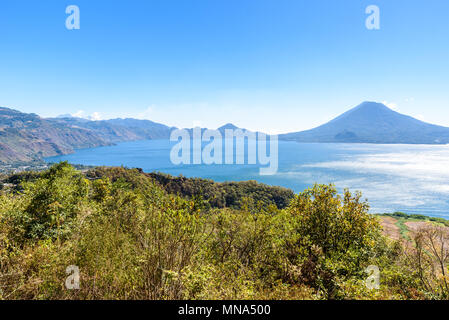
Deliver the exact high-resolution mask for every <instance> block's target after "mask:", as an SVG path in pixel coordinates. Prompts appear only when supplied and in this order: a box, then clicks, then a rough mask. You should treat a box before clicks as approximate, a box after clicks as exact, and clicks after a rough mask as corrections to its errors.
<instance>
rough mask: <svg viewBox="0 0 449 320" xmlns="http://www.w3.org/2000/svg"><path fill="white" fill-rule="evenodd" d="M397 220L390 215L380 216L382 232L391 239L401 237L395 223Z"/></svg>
mask: <svg viewBox="0 0 449 320" xmlns="http://www.w3.org/2000/svg"><path fill="white" fill-rule="evenodd" d="M396 223H397V220H396V219H395V218H392V217H380V225H381V226H382V229H383V232H384V234H385V235H386V236H387V237H388V238H391V239H393V240H400V239H401V232H400V230H399V227H398V226H397V225H396Z"/></svg>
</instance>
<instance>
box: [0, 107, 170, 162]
mask: <svg viewBox="0 0 449 320" xmlns="http://www.w3.org/2000/svg"><path fill="white" fill-rule="evenodd" d="M170 130H171V128H169V127H167V126H164V125H161V124H158V123H155V122H152V121H147V120H135V119H114V120H105V121H90V120H86V119H80V118H75V117H71V116H70V117H68V116H66V115H64V117H62V118H49V119H44V118H41V117H39V116H38V115H36V114H33V113H31V114H27V113H22V112H20V111H17V110H13V109H9V108H1V107H0V163H2V162H3V163H8V162H17V161H23V162H26V161H32V160H39V159H42V158H43V157H48V156H54V155H60V154H68V153H72V152H74V150H75V149H81V148H92V147H98V146H107V145H112V144H114V143H117V142H122V141H132V140H144V139H168V138H169V135H170Z"/></svg>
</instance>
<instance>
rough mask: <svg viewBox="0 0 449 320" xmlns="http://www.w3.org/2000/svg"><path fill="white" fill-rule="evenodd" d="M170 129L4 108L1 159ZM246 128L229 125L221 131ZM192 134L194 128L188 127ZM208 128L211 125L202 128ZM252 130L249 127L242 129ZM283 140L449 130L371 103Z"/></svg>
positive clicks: (420, 139)
mask: <svg viewBox="0 0 449 320" xmlns="http://www.w3.org/2000/svg"><path fill="white" fill-rule="evenodd" d="M173 129H175V127H169V126H166V125H164V124H161V123H157V122H154V121H151V120H141V119H133V118H116V119H110V120H88V119H83V118H76V117H72V116H69V115H67V114H66V115H62V116H59V117H56V118H41V117H40V116H38V115H37V114H35V113H22V112H20V111H18V110H14V109H10V108H4V107H0V163H10V162H27V161H34V160H42V158H44V157H49V156H54V155H62V154H68V153H73V152H74V151H75V150H76V149H81V148H93V147H99V146H108V145H113V144H116V143H118V142H125V141H135V140H147V139H150V140H151V139H169V137H170V133H171V131H172V130H173ZM226 129H242V128H238V127H237V126H235V125H234V124H232V123H227V124H225V125H223V126H221V127H219V128H217V129H215V130H218V131H219V132H220V133H222V134H224V131H225V130H226ZM187 130H188V131H189V132H190V133H192V130H193V129H187ZM203 130H206V129H205V128H203V129H202V132H203ZM242 130H246V129H242ZM279 140H284V141H296V142H317V143H319V142H325V143H384V144H394V143H404V144H447V143H449V128H448V127H443V126H438V125H434V124H430V123H426V122H424V121H421V120H418V119H415V118H413V117H410V116H408V115H404V114H401V113H398V112H396V111H394V110H391V109H390V108H388V107H387V106H385V105H383V104H381V103H377V102H371V101H366V102H363V103H361V104H360V105H358V106H356V107H354V108H352V109H350V110H348V111H346V112H344V113H342V114H341V115H339V116H337V117H335V118H334V119H332V120H330V121H328V122H326V123H324V124H322V125H320V126H318V127H316V128H313V129H310V130H305V131H298V132H292V133H286V134H281V135H279Z"/></svg>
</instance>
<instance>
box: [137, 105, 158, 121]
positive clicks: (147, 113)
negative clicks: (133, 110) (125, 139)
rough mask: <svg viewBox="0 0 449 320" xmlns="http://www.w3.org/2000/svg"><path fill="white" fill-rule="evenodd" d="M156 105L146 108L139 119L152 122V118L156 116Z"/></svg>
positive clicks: (138, 116)
mask: <svg viewBox="0 0 449 320" xmlns="http://www.w3.org/2000/svg"><path fill="white" fill-rule="evenodd" d="M154 110H155V105H151V106H149V107H148V108H146V109H145V110H144V111H142V112H140V113H139V114H138V115H137V117H136V118H137V119H144V120H151V117H152V116H154Z"/></svg>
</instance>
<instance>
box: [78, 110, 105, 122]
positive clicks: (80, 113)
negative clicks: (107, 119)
mask: <svg viewBox="0 0 449 320" xmlns="http://www.w3.org/2000/svg"><path fill="white" fill-rule="evenodd" d="M72 117H76V118H83V119H88V120H93V121H97V120H101V119H102V117H101V114H100V113H99V112H94V113H92V114H91V115H88V114H86V112H85V111H84V110H78V111H77V112H75V113H72Z"/></svg>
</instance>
